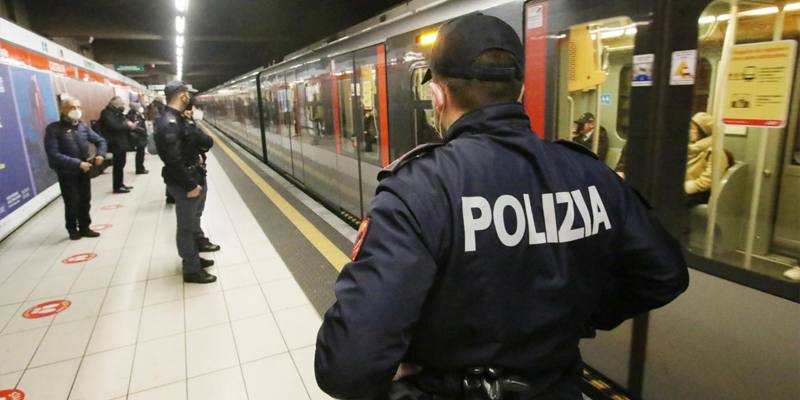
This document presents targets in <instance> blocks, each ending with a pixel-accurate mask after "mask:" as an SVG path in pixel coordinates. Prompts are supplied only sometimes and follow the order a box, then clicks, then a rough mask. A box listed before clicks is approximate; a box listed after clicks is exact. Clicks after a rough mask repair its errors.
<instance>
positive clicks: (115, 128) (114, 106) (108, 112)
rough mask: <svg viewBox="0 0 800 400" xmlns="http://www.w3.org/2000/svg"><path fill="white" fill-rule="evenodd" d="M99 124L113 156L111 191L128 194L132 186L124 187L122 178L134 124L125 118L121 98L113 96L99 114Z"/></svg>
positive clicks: (123, 103)
mask: <svg viewBox="0 0 800 400" xmlns="http://www.w3.org/2000/svg"><path fill="white" fill-rule="evenodd" d="M100 124H101V126H102V127H103V134H104V135H105V137H106V139H108V141H109V143H110V146H109V147H110V150H111V153H112V154H113V155H114V159H113V160H112V161H113V162H114V172H113V179H112V189H113V190H114V193H128V192H130V191H131V189H133V186H127V185H125V183H123V181H124V179H123V176H124V170H125V162H126V159H127V156H128V147H129V143H128V136H129V135H130V132H131V130H132V129H133V128H135V127H136V124H134V123H133V122H131V121H128V120H127V119H126V118H125V102H124V101H122V98H121V97H119V96H114V97H113V98H112V99H111V101H110V102H109V103H108V106H106V108H105V109H103V111H102V112H101V113H100Z"/></svg>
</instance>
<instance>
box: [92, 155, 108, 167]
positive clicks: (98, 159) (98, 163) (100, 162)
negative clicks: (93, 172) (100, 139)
mask: <svg viewBox="0 0 800 400" xmlns="http://www.w3.org/2000/svg"><path fill="white" fill-rule="evenodd" d="M103 161H105V158H103V157H102V156H97V157H95V158H94V165H96V166H98V167H99V166H101V165H103Z"/></svg>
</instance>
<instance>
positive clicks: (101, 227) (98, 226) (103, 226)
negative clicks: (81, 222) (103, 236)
mask: <svg viewBox="0 0 800 400" xmlns="http://www.w3.org/2000/svg"><path fill="white" fill-rule="evenodd" d="M112 226H114V225H111V224H94V225H90V226H89V229H91V230H93V231H104V230H106V229H108V228H111V227H112Z"/></svg>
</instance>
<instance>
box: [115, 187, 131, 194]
mask: <svg viewBox="0 0 800 400" xmlns="http://www.w3.org/2000/svg"><path fill="white" fill-rule="evenodd" d="M130 192H131V190H130V189H128V188H126V187H124V186H123V187H121V188H117V189H114V193H130Z"/></svg>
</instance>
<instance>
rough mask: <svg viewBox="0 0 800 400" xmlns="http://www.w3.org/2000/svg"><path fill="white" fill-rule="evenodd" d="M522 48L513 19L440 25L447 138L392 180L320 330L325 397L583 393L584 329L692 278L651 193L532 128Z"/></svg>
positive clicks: (658, 300)
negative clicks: (644, 194) (648, 199)
mask: <svg viewBox="0 0 800 400" xmlns="http://www.w3.org/2000/svg"><path fill="white" fill-rule="evenodd" d="M524 60H525V55H524V51H523V47H522V43H521V42H520V40H519V37H518V36H517V34H516V33H515V32H514V29H513V28H512V27H511V26H509V25H508V24H506V23H505V22H503V21H502V20H500V19H498V18H495V17H489V16H485V15H482V14H472V15H468V16H464V17H460V18H457V19H454V20H452V21H450V22H448V23H446V24H444V25H443V26H442V27H441V28H440V30H439V34H438V39H437V41H436V43H435V44H434V47H433V49H432V51H431V56H430V70H429V71H428V72H429V74H428V75H427V76H426V81H427V80H430V79H431V78H432V80H430V83H429V85H430V89H431V93H432V103H433V109H434V113H435V123H434V126H435V127H436V128H437V130H439V131H443V132H444V135H443V136H444V143H443V144H441V145H426V146H422V147H418V148H416V149H414V150H412V151H411V152H410V153H408V154H406V155H404V156H402V157H400V158H399V159H398V160H397V161H395V162H394V163H392V164H391V165H389V166H388V167H386V168H385V169H384V170H382V171H381V173H380V175H379V179H380V183H379V186H378V189H377V191H376V195H375V198H374V200H373V201H372V204H371V206H370V209H369V212H368V213H367V215H366V216H365V217H364V220H363V222H362V224H361V227H360V229H359V234H358V236H357V238H356V242H355V246H354V248H353V254H352V259H353V261H352V262H351V263H349V264H348V265H346V266H345V267H344V269H343V270H342V273H341V275H339V279H338V280H337V282H336V303H335V304H334V305H333V306H332V307H331V308H330V309H329V310H328V312H327V313H326V314H325V318H324V322H323V324H322V327H321V328H320V331H319V335H318V337H317V347H316V360H315V370H316V378H317V382H318V383H319V386H320V387H321V388H322V389H323V390H324V391H325V392H327V393H328V394H330V395H332V396H334V397H337V398H387V394H388V398H389V399H399V398H408V399H431V398H442V399H465V398H466V399H496V398H497V399H499V398H502V396H505V398H508V399H514V400H529V399H542V400H544V399H548V400H551V399H570V400H572V399H574V400H580V399H581V391H580V382H581V369H582V363H581V356H580V351H579V350H578V343H579V342H580V340H581V338H582V337H585V335H586V334H587V332H591V331H592V330H593V328H599V329H612V328H614V327H615V326H617V325H619V324H620V323H622V322H623V321H625V320H626V319H628V318H631V317H634V316H636V315H638V314H641V313H643V312H647V311H648V310H651V309H654V308H657V307H660V306H663V305H664V304H667V303H669V302H670V301H671V300H672V299H674V298H675V297H676V296H678V294H680V293H681V292H683V291H684V290H685V289H686V287H687V284H688V274H687V269H686V263H685V261H684V259H683V255H682V252H681V246H680V244H679V243H678V242H677V241H676V240H675V239H673V238H672V237H671V236H670V235H669V234H668V233H667V232H666V231H665V230H664V229H663V228H662V227H661V225H660V224H659V223H658V221H656V219H655V217H654V216H653V215H652V214H651V213H650V212H649V210H648V207H647V205H646V204H645V203H644V202H643V201H642V200H641V198H640V197H639V196H638V195H637V194H636V193H635V192H634V191H633V190H632V189H631V188H630V187H629V186H628V185H627V184H626V183H625V182H624V181H623V180H621V179H620V178H619V177H618V176H617V175H616V174H615V173H614V172H613V171H611V170H610V169H609V168H607V167H606V166H605V165H603V163H602V162H600V161H599V160H598V159H597V157H596V156H595V155H594V154H592V153H591V152H589V151H587V150H585V149H584V148H583V147H581V146H577V145H575V144H573V143H571V142H563V143H560V144H559V143H551V142H546V141H542V140H540V139H539V138H538V137H537V136H536V135H535V134H534V133H533V132H532V131H531V129H530V120H529V119H528V116H527V115H526V114H525V109H524V108H523V106H522V104H520V103H519V100H520V99H521V97H522V93H521V92H522V82H523V81H524V76H523V71H524V70H525V69H524V64H523V63H524ZM529 95H530V96H542V95H544V94H543V93H531V94H529ZM564 171H569V173H565V172H564ZM393 381H395V383H394V384H393ZM492 391H496V392H498V393H496V395H490V393H489V392H492ZM509 392H515V393H509ZM403 394H405V395H407V396H408V397H403ZM434 395H436V396H440V397H434ZM415 396H416V397H415Z"/></svg>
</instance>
